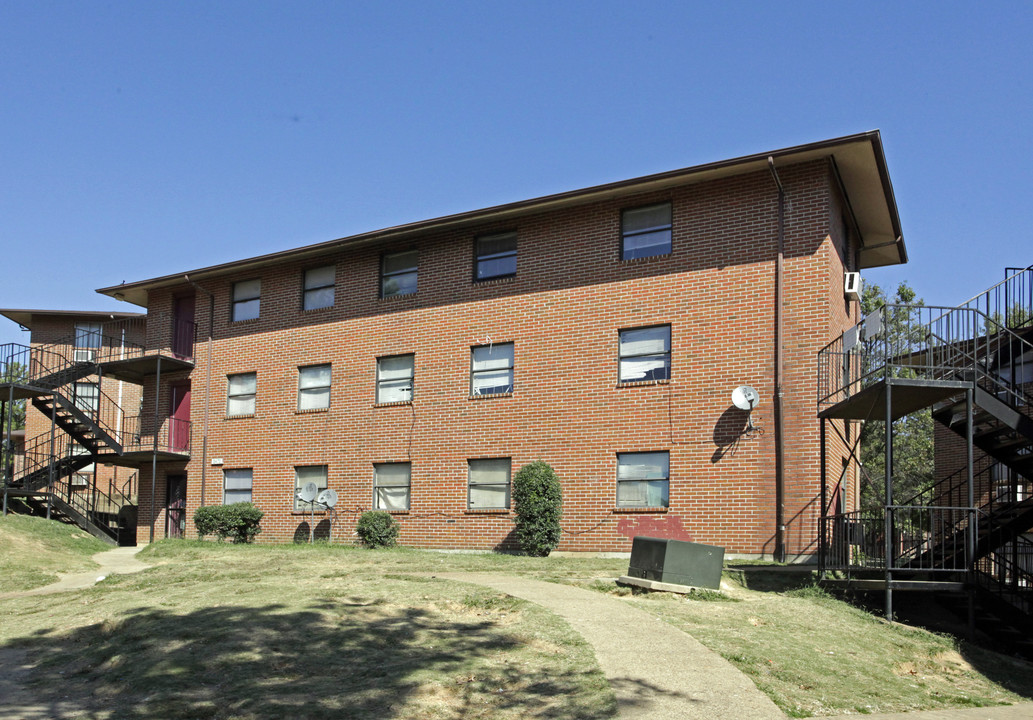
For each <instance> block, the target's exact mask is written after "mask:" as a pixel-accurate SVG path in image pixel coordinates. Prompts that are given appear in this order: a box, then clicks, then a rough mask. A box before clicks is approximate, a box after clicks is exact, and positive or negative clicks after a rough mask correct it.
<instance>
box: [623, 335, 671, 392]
mask: <svg viewBox="0 0 1033 720" xmlns="http://www.w3.org/2000/svg"><path fill="white" fill-rule="evenodd" d="M619 345H620V348H619V355H620V368H619V375H618V378H619V380H620V382H639V381H644V380H668V379H670V377H671V326H670V325H654V326H653V327H644V328H629V329H626V330H621V331H620V333H619Z"/></svg>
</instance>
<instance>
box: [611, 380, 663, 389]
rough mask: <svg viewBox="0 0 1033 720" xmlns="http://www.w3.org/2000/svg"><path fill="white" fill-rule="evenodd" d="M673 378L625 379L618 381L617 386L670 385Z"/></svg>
mask: <svg viewBox="0 0 1033 720" xmlns="http://www.w3.org/2000/svg"><path fill="white" fill-rule="evenodd" d="M670 384H671V379H670V378H668V379H666V380H624V381H618V382H617V388H618V389H619V388H627V387H648V386H650V385H670Z"/></svg>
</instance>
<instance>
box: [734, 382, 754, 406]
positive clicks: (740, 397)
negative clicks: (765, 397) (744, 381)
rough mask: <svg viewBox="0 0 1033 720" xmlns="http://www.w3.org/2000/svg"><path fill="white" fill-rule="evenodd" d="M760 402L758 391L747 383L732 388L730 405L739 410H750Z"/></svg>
mask: <svg viewBox="0 0 1033 720" xmlns="http://www.w3.org/2000/svg"><path fill="white" fill-rule="evenodd" d="M759 404H760V393H758V392H757V390H756V389H755V388H752V387H750V386H749V385H740V386H739V387H737V388H735V390H732V405H735V407H737V408H739V409H740V410H746V411H749V410H752V409H753V408H755V407H757V406H758V405H759Z"/></svg>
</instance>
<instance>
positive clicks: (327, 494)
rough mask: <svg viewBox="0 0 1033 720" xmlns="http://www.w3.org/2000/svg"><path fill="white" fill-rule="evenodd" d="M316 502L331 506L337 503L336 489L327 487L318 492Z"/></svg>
mask: <svg viewBox="0 0 1033 720" xmlns="http://www.w3.org/2000/svg"><path fill="white" fill-rule="evenodd" d="M316 502H317V503H319V504H320V505H326V506H327V507H330V508H332V507H333V506H334V505H336V504H337V491H336V490H331V489H329V488H327V489H326V490H324V491H323V492H321V493H319V497H317V498H316Z"/></svg>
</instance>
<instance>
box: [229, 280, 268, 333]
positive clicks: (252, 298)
mask: <svg viewBox="0 0 1033 720" xmlns="http://www.w3.org/2000/svg"><path fill="white" fill-rule="evenodd" d="M261 298H262V281H261V280H258V279H255V280H242V281H241V282H235V283H233V311H232V314H231V318H230V319H231V320H233V321H234V322H237V321H238V320H254V319H255V318H257V317H258V313H259V308H260V305H261V302H262V301H261Z"/></svg>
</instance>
